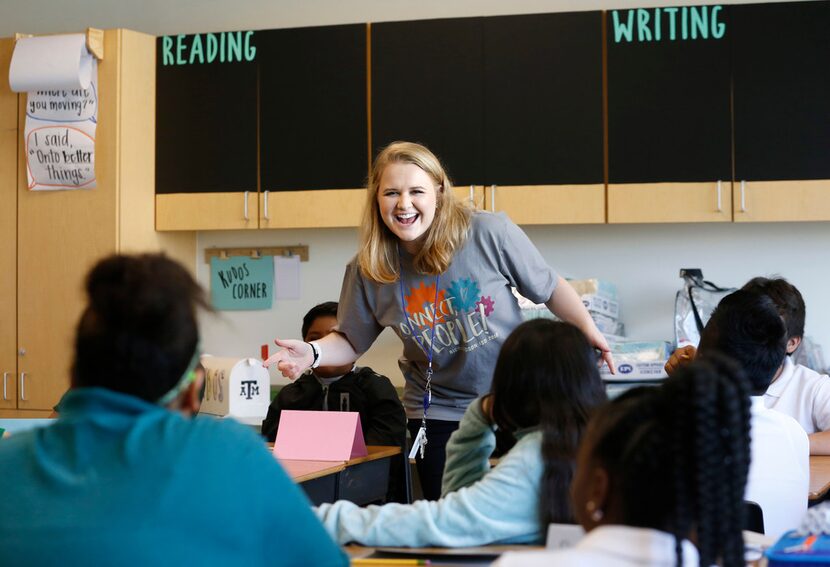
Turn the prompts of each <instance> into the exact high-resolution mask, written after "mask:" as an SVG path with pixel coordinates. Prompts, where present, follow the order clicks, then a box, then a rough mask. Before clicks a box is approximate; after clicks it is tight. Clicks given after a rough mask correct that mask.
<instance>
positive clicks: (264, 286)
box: [210, 256, 274, 311]
mask: <svg viewBox="0 0 830 567" xmlns="http://www.w3.org/2000/svg"><path fill="white" fill-rule="evenodd" d="M210 302H211V304H212V305H213V308H214V309H217V310H221V311H254V310H258V309H271V305H272V304H273V302H274V257H273V256H263V257H262V258H251V257H249V256H231V257H230V258H227V259H222V258H216V257H213V258H211V259H210Z"/></svg>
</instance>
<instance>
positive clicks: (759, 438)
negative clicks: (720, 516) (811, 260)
mask: <svg viewBox="0 0 830 567" xmlns="http://www.w3.org/2000/svg"><path fill="white" fill-rule="evenodd" d="M786 348H787V333H786V328H785V326H784V322H783V321H782V319H781V317H780V316H779V314H778V310H777V309H776V307H775V304H774V303H773V302H772V300H771V299H770V298H769V297H768V296H766V295H764V294H760V293H757V292H751V291H744V290H740V291H736V292H735V293H732V294H730V295H727V296H726V297H724V298H723V299H722V300H721V301H720V303H719V304H718V306H717V307H716V308H715V311H714V312H713V313H712V318H711V319H709V322H708V323H707V324H706V327H705V328H704V329H703V333H701V336H700V349H699V352H698V357H699V358H704V359H705V358H706V357H707V356H709V355H710V354H711V353H716V352H719V353H721V354H725V355H726V356H728V357H730V358H732V359H733V360H735V361H736V362H737V363H738V364H739V365H740V366H741V368H743V370H744V372H745V373H746V376H747V378H748V379H749V382H750V387H751V388H752V392H751V393H752V398H751V399H752V463H751V465H750V468H749V480H748V482H747V487H746V499H747V500H751V501H752V502H757V503H758V504H759V505H760V506H761V509H762V510H763V512H764V532H765V533H766V535H768V536H771V537H773V538H778V537H779V536H781V534H783V533H784V532H785V531H787V530H790V529H793V528H796V527H798V525H799V524H800V522H801V518H802V517H803V516H804V513H805V512H806V511H807V495H808V492H809V484H810V464H809V459H810V444H809V441H808V440H807V434H806V433H805V432H804V430H803V429H802V428H801V426H800V425H799V424H798V422H797V421H795V420H794V419H793V418H792V417H790V416H788V415H784V414H783V413H781V412H778V411H775V410H771V409H768V408H766V407H765V405H764V392H766V391H767V388H768V387H769V385H770V381H771V380H772V378H773V376H774V375H775V372H776V370H778V368H779V367H780V366H781V363H782V362H783V361H784V357H785V352H786Z"/></svg>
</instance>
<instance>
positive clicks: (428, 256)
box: [357, 142, 472, 283]
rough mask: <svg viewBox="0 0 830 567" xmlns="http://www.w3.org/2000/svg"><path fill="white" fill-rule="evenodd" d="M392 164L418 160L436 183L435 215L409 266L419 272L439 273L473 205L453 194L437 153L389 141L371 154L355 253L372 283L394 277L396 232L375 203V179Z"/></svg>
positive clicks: (377, 186)
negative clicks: (389, 227)
mask: <svg viewBox="0 0 830 567" xmlns="http://www.w3.org/2000/svg"><path fill="white" fill-rule="evenodd" d="M391 163H411V164H413V165H417V166H418V167H419V168H421V169H422V170H423V171H424V172H425V173H426V174H427V175H429V176H430V177H431V178H432V180H433V182H434V183H435V185H436V186H437V187H438V190H437V195H436V208H435V218H434V219H433V221H432V225H430V227H429V229H427V235H426V240H425V241H424V246H423V247H422V248H421V250H420V252H418V254H417V255H416V256H415V260H414V263H413V265H414V268H415V270H416V271H417V272H418V273H421V274H428V275H437V274H441V273H443V272H444V271H446V269H447V268H448V267H449V265H450V262H452V257H453V254H455V252H456V250H458V249H459V248H461V246H462V245H463V244H464V241H465V240H466V238H467V229H468V228H469V226H470V217H471V214H472V210H471V209H470V208H469V207H468V206H466V205H465V204H464V203H463V202H461V201H459V200H458V199H456V198H455V194H454V193H453V191H452V183H451V182H450V179H449V177H447V173H446V171H444V167H443V166H442V165H441V162H440V161H439V160H438V158H437V157H435V155H434V154H433V153H432V152H431V151H429V150H428V149H427V148H426V147H424V146H422V145H421V144H416V143H413V142H393V143H391V144H389V145H388V146H386V147H385V148H384V149H383V150H381V151H380V153H379V154H378V155H377V157H376V158H375V163H374V165H373V166H372V173H371V175H370V177H369V183H368V187H367V190H366V205H365V207H364V209H363V224H362V226H361V229H360V252H358V254H357V260H358V264H359V265H360V270H361V272H362V273H363V275H364V277H366V278H369V279H370V280H372V281H375V282H377V283H393V282H395V281H397V280H398V275H399V274H398V265H399V264H398V237H396V236H395V235H394V234H393V233H392V232H391V231H390V230H389V229H388V228H387V226H386V224H385V223H384V222H383V219H382V218H381V216H380V209H379V206H378V191H379V189H380V179H381V177H382V176H383V171H384V170H385V169H386V166H387V165H389V164H391Z"/></svg>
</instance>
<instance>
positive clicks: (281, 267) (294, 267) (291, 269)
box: [274, 256, 300, 299]
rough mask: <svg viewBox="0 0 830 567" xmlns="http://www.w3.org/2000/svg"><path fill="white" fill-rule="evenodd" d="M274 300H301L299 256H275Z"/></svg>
mask: <svg viewBox="0 0 830 567" xmlns="http://www.w3.org/2000/svg"><path fill="white" fill-rule="evenodd" d="M274 299H300V257H299V256H274Z"/></svg>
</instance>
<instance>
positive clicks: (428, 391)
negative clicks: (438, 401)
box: [398, 246, 441, 430]
mask: <svg viewBox="0 0 830 567" xmlns="http://www.w3.org/2000/svg"><path fill="white" fill-rule="evenodd" d="M398 268H399V270H400V273H399V274H398V282H399V283H400V289H401V310H402V311H403V318H404V321H406V323H407V325H408V326H409V332H410V333H411V335H412V338H413V339H415V340H416V341H418V344H420V345H421V348H424V340H423V337H421V336H420V335H416V334H415V328H414V327H413V326H412V320H411V319H410V318H409V315H408V314H407V312H406V295H405V293H404V287H403V260H401V250H400V246H399V247H398ZM440 281H441V275H440V274H438V275H436V276H435V299H434V300H433V303H432V329H431V330H430V334H429V350H428V351H427V372H426V379H427V382H426V386H425V387H424V417H423V418H421V427H423V428H424V429H425V430H426V421H427V411H428V410H429V406H430V404H431V403H432V353H433V351H432V347H433V345H434V344H435V319H436V318H437V317H438V284H439V283H440Z"/></svg>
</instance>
